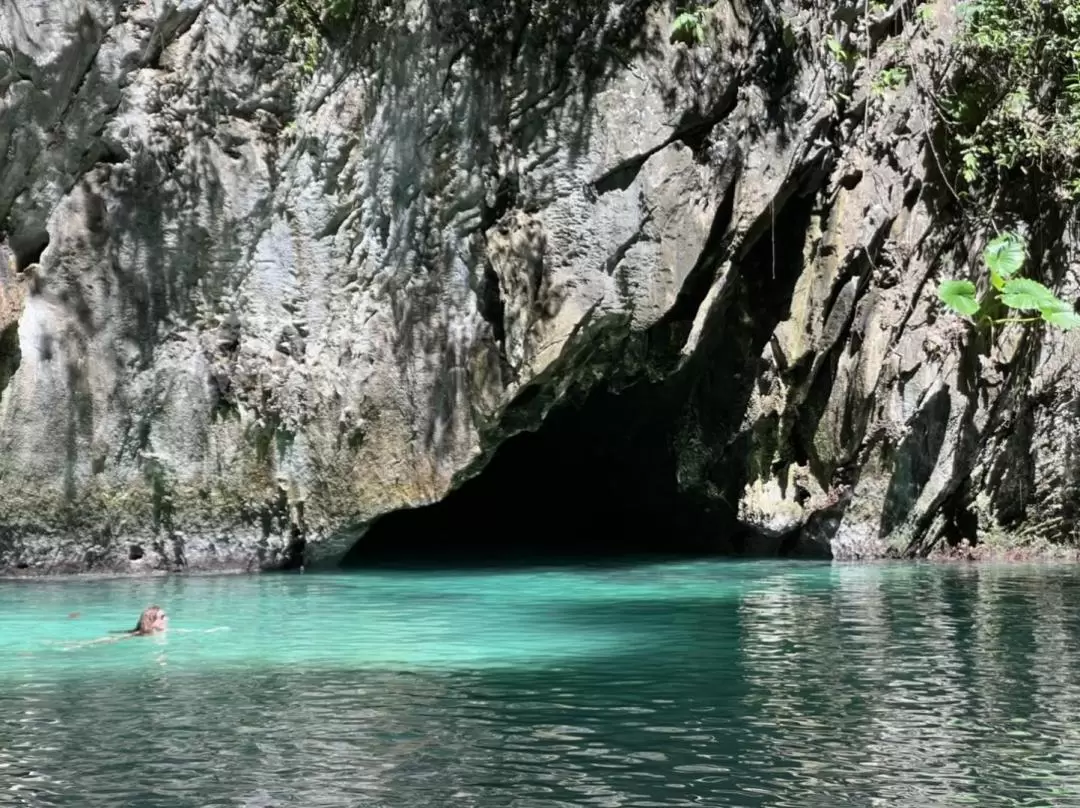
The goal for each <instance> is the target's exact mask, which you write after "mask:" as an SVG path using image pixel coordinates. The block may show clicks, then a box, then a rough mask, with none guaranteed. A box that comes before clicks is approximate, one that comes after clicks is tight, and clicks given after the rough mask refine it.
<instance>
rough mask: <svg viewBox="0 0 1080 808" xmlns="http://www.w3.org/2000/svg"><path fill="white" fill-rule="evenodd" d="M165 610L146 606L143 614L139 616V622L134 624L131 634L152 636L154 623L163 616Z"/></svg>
mask: <svg viewBox="0 0 1080 808" xmlns="http://www.w3.org/2000/svg"><path fill="white" fill-rule="evenodd" d="M164 614H165V610H164V609H162V608H161V607H160V606H147V607H146V608H145V609H143V613H142V614H141V615H139V622H138V623H136V624H135V628H134V629H133V630H132V632H131V633H132V634H152V633H153V631H154V623H156V622H157V620H158V618H159V617H162V616H164Z"/></svg>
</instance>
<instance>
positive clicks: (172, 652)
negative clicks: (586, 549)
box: [0, 562, 1080, 808]
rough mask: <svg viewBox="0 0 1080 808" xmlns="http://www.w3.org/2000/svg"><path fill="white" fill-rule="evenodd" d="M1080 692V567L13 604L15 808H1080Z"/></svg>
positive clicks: (468, 576) (738, 567) (570, 579)
mask: <svg viewBox="0 0 1080 808" xmlns="http://www.w3.org/2000/svg"><path fill="white" fill-rule="evenodd" d="M150 602H157V603H161V604H162V605H164V606H165V607H166V608H167V610H168V612H169V614H170V618H171V621H172V626H173V629H174V630H173V631H170V633H169V634H168V635H167V636H166V637H164V638H160V639H158V638H153V639H145V638H139V639H125V640H122V641H120V642H117V643H109V644H96V645H86V644H83V643H85V641H88V640H92V639H94V638H98V637H102V636H106V635H107V634H108V632H109V631H110V630H115V629H125V628H129V627H130V626H131V625H134V622H135V618H136V617H137V615H138V613H139V611H140V609H141V608H142V607H143V606H145V605H146V604H148V603H150ZM70 612H79V613H80V616H79V617H78V618H74V619H73V618H69V617H68V614H69V613H70ZM176 629H186V631H178V630H176ZM1078 674H1080V570H1077V569H1074V568H1069V567H1034V566H1032V567H992V566H978V567H976V566H971V567H967V566H929V565H927V566H914V565H912V566H907V565H885V566H839V565H838V566H831V565H824V564H822V565H817V564H814V565H794V564H786V563H776V562H772V563H770V562H762V563H715V562H702V563H679V564H666V565H641V566H622V567H607V568H605V567H599V566H597V567H589V568H577V569H550V570H543V569H532V570H516V571H515V570H501V571H498V570H497V571H491V570H489V571H483V572H460V571H459V572H450V571H442V572H437V571H430V570H429V571H423V572H401V571H398V572H380V573H374V572H372V573H362V574H336V575H335V574H325V575H311V574H308V575H280V576H262V577H218V578H177V579H160V580H147V581H129V580H108V581H101V580H98V581H64V582H45V583H22V582H19V583H16V582H0V805H27V806H50V805H79V806H98V805H101V806H105V805H108V806H121V805H130V806H200V807H201V806H305V807H306V806H312V807H315V806H478V807H486V806H514V808H527V807H531V806H536V807H537V808H540V807H541V806H545V807H547V806H729V805H730V806H799V808H802V807H803V806H822V808H837V806H883V805H896V806H906V807H907V806H934V805H968V804H970V805H979V806H996V805H1009V806H1018V805H1025V806H1036V805H1038V806H1043V805H1080V676H1078Z"/></svg>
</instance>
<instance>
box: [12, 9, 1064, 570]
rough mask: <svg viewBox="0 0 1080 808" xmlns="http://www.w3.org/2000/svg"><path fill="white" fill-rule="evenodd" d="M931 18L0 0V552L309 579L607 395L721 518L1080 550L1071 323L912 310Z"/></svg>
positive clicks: (935, 202) (927, 147)
mask: <svg viewBox="0 0 1080 808" xmlns="http://www.w3.org/2000/svg"><path fill="white" fill-rule="evenodd" d="M951 6H952V4H951V3H949V2H945V1H944V0H942V1H941V2H939V3H938V4H937V5H931V6H927V7H925V8H923V9H922V10H921V12H920V13H919V14H918V15H915V14H914V13H913V11H914V7H913V5H912V4H911V3H910V2H907V1H906V0H896V2H895V3H894V4H893V5H892V6H891V7H890V6H887V5H885V4H879V3H873V4H866V3H864V2H862V0H858V1H857V2H854V1H853V2H836V1H835V0H828V1H827V2H826V0H799V1H797V0H783V2H776V3H771V2H764V3H762V2H757V0H745V1H744V0H732V2H723V1H721V2H716V3H713V4H712V5H709V6H707V7H705V8H704V9H703V12H702V14H701V17H700V23H699V24H698V26H697V27H696V28H695V29H694V31H693V33H695V34H696V35H698V36H696V37H678V36H672V22H673V12H672V9H671V8H670V7H669V5H668V4H667V3H661V2H653V1H652V0H623V1H622V2H616V1H615V0H582V1H581V2H575V3H568V2H564V1H563V0H501V1H497V0H475V2H472V3H460V2H455V1H453V0H356V2H352V3H338V4H335V6H334V13H332V14H330V13H327V14H323V15H321V16H320V15H319V13H318V8H319V5H318V3H304V2H302V0H297V2H292V3H285V4H278V3H275V2H272V0H62V1H60V2H57V1H56V0H0V234H2V242H0V568H3V569H7V570H12V569H25V570H27V571H33V572H49V571H64V570H94V569H99V570H147V569H155V568H162V569H174V568H188V569H213V568H268V567H278V566H289V565H292V564H296V563H299V561H300V560H301V558H306V559H307V560H308V561H333V560H334V559H336V558H339V557H340V556H341V555H342V554H343V553H344V552H345V551H346V550H347V549H348V548H349V547H350V546H351V545H352V544H353V543H355V542H356V541H358V540H361V541H362V537H363V535H364V532H365V530H366V529H367V528H368V526H369V525H370V524H371V523H372V522H373V521H374V520H376V519H378V518H379V517H380V516H382V515H384V514H387V513H390V512H392V511H395V510H398V509H402V508H411V507H415V506H418V505H423V504H425V503H430V502H434V501H437V500H439V499H441V498H443V497H444V496H445V495H446V494H447V493H448V492H449V491H451V490H452V489H454V488H455V487H457V486H459V485H460V484H461V483H462V482H464V481H465V480H466V479H468V478H470V477H472V476H474V475H476V474H483V473H484V472H483V469H484V468H485V465H486V464H487V463H488V462H489V460H490V459H491V457H492V455H493V453H494V452H495V451H496V449H497V448H498V447H499V446H500V444H501V443H502V442H504V441H505V440H506V439H507V438H508V437H510V436H511V435H513V434H514V433H516V432H520V431H522V430H535V429H543V425H544V423H545V419H546V418H547V417H548V415H549V413H551V412H552V411H553V408H560V407H563V406H564V403H565V402H574V401H580V400H581V399H582V398H583V397H584V396H586V395H587V394H588V392H589V391H590V390H594V389H603V390H609V391H614V392H620V391H625V392H626V394H627V395H631V394H632V391H634V390H638V391H641V390H644V391H646V393H639V394H638V398H639V399H640V401H641V406H642V407H650V406H655V408H656V409H655V412H654V413H653V415H652V417H653V418H655V419H659V421H662V422H663V425H664V429H663V434H664V436H665V440H666V441H667V446H668V447H669V448H670V451H671V453H672V456H673V457H674V458H675V465H674V470H673V471H672V475H671V476H672V477H673V479H672V480H670V481H669V482H671V484H672V485H673V486H674V487H675V488H677V489H678V492H679V495H680V496H683V497H685V503H686V508H688V509H696V512H699V513H700V514H701V515H702V518H701V519H700V520H698V521H696V522H695V528H694V529H696V530H701V531H703V532H704V533H705V534H709V533H710V531H712V532H714V533H715V534H716V535H717V536H718V537H719V536H721V535H723V536H730V535H734V534H735V533H740V532H741V533H742V534H743V535H745V536H747V537H749V541H751V543H755V542H756V543H760V542H762V541H764V544H763V545H760V546H766V547H767V546H775V547H783V548H785V549H786V550H792V549H794V550H805V551H809V552H812V551H815V550H816V551H821V552H827V553H831V554H832V555H834V556H836V557H858V556H872V555H880V554H882V553H886V552H899V553H909V554H910V553H921V552H925V551H928V550H930V549H931V548H933V547H935V546H940V545H942V544H943V543H947V542H956V541H958V540H959V539H961V538H967V539H969V540H972V541H982V542H984V543H986V542H988V541H989V540H991V539H995V538H996V537H998V536H1000V535H1005V534H1010V535H1016V534H1018V533H1019V534H1021V535H1031V536H1038V537H1040V538H1041V539H1045V540H1048V541H1050V542H1056V543H1059V544H1062V543H1064V544H1067V543H1069V542H1071V541H1072V540H1073V539H1074V537H1075V534H1076V529H1077V522H1076V519H1077V507H1076V506H1077V504H1078V497H1077V495H1076V461H1075V460H1074V455H1075V452H1074V451H1073V445H1074V443H1075V442H1076V440H1077V438H1076V424H1077V397H1076V394H1075V390H1076V389H1077V385H1076V380H1075V378H1074V375H1075V372H1074V371H1073V370H1072V368H1073V367H1074V366H1075V362H1073V361H1072V357H1073V356H1074V354H1075V352H1076V349H1077V346H1076V341H1075V337H1072V336H1068V337H1066V336H1061V335H1058V334H1049V333H1043V332H1041V331H1035V330H1032V331H1023V330H1020V329H1017V330H1016V331H1015V333H1013V332H1006V333H1004V334H1003V335H1001V336H1000V338H999V339H998V342H997V343H996V344H994V345H992V346H977V345H974V344H972V340H971V339H969V337H968V335H967V334H966V332H965V330H964V328H963V327H962V326H961V325H960V323H959V322H958V321H957V320H955V319H954V318H951V317H950V316H948V315H947V314H945V313H944V312H943V311H942V310H941V308H940V306H939V304H938V303H937V302H936V299H935V296H934V287H935V283H936V280H937V279H938V278H939V277H940V276H941V274H942V273H945V272H947V273H952V274H965V273H967V272H968V270H967V269H966V267H967V266H968V265H969V264H970V255H972V254H974V251H975V250H977V248H978V247H979V244H980V242H979V241H978V237H979V235H980V234H978V233H973V232H969V231H968V230H966V229H965V228H963V227H962V226H961V224H960V222H959V220H958V219H957V218H956V217H955V216H954V215H953V214H952V212H951V211H950V207H949V203H948V202H949V200H948V189H947V188H946V187H945V185H944V183H943V182H942V181H941V180H940V179H939V174H938V167H937V166H936V160H935V156H934V149H933V135H934V132H935V119H934V116H933V114H932V112H931V109H932V108H931V105H930V104H929V102H928V101H927V98H926V92H925V90H926V86H927V85H928V83H930V82H932V81H933V80H934V75H935V71H940V70H944V69H945V68H944V67H943V66H941V65H940V64H938V61H939V60H940V57H941V54H943V53H944V51H945V46H946V45H947V43H948V42H949V39H950V37H951V35H952V34H951V26H952V24H953V21H952V18H951V14H952V11H951ZM680 39H683V40H685V39H690V40H692V41H689V42H688V41H678V40H680ZM694 39H697V40H699V41H693V40H694ZM830 43H838V44H839V45H840V46H841V47H843V48H846V49H847V50H845V51H843V53H847V54H856V55H857V56H858V58H846V57H845V58H837V52H836V51H835V48H833V49H830V47H829V44H830ZM897 63H903V64H905V65H908V66H909V69H908V73H907V76H908V79H907V80H906V81H903V82H899V83H887V84H883V83H882V82H881V81H880V80H879V77H880V76H881V75H882V71H883V69H885V68H886V67H890V66H894V65H896V64H897ZM1069 269H1070V271H1069V272H1067V273H1066V275H1065V277H1064V278H1063V279H1062V284H1064V285H1063V286H1060V288H1062V289H1063V290H1064V292H1065V293H1066V294H1069V293H1074V292H1075V286H1076V278H1077V275H1076V273H1075V272H1073V271H1072V267H1070V268H1069ZM627 400H630V399H627ZM650 402H653V403H650ZM657 402H661V403H657ZM659 421H658V422H659ZM511 533H512V530H511ZM755 546H758V545H755Z"/></svg>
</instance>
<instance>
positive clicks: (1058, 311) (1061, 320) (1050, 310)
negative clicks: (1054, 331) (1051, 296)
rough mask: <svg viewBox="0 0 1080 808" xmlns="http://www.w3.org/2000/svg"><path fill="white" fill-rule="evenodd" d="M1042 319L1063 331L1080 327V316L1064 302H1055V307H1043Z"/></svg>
mask: <svg viewBox="0 0 1080 808" xmlns="http://www.w3.org/2000/svg"><path fill="white" fill-rule="evenodd" d="M1041 311H1042V318H1043V319H1044V320H1046V322H1048V323H1050V325H1052V326H1057V327H1058V328H1060V329H1061V330H1062V331H1068V330H1070V329H1072V328H1076V327H1078V326H1080V314H1077V313H1076V312H1075V311H1074V310H1073V307H1072V306H1070V305H1069V304H1068V303H1066V302H1064V301H1063V300H1058V301H1055V303H1054V304H1053V305H1049V306H1043V307H1042V309H1041Z"/></svg>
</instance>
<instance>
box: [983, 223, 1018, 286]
mask: <svg viewBox="0 0 1080 808" xmlns="http://www.w3.org/2000/svg"><path fill="white" fill-rule="evenodd" d="M1026 257H1027V244H1026V243H1025V242H1024V239H1023V238H1022V237H1020V236H1018V235H1016V233H1010V232H1005V233H1002V234H1001V235H1000V236H997V237H996V238H994V239H992V240H991V241H990V243H989V244H987V245H986V249H985V250H983V260H984V261H985V262H986V266H987V267H989V268H990V271H991V272H996V273H997V274H998V275H1000V276H1001V277H1002V278H1005V279H1006V280H1008V279H1009V278H1011V277H1012V276H1013V275H1015V274H1016V273H1017V272H1019V271H1020V269H1021V268H1022V267H1023V266H1024V259H1025V258H1026Z"/></svg>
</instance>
